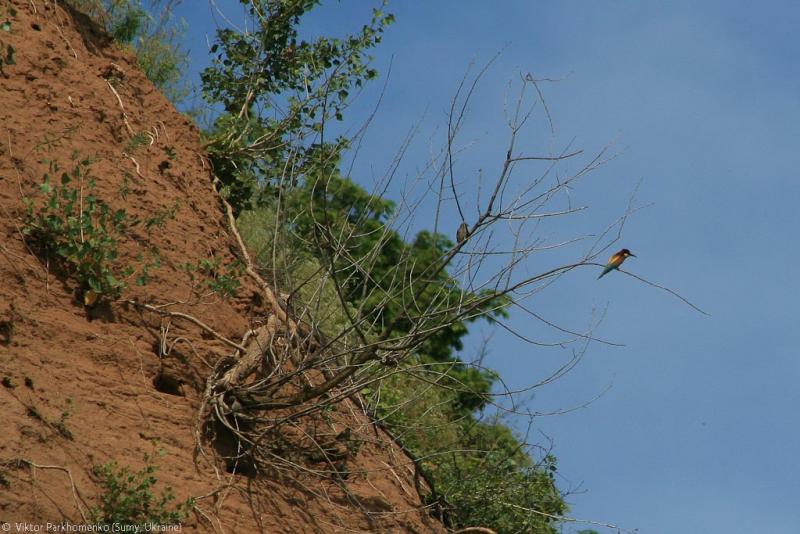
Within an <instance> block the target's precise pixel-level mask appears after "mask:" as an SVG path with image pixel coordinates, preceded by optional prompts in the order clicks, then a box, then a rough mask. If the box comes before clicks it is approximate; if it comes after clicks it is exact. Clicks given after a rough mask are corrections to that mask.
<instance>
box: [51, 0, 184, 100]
mask: <svg viewBox="0 0 800 534" xmlns="http://www.w3.org/2000/svg"><path fill="white" fill-rule="evenodd" d="M67 3H68V4H69V5H70V6H72V7H73V8H75V9H77V10H79V11H81V12H83V13H85V14H87V15H88V16H89V17H91V18H92V19H93V20H94V21H95V22H97V23H98V24H100V25H101V26H103V27H104V28H105V29H106V31H108V32H109V33H110V34H111V36H112V37H113V38H114V40H115V41H117V42H118V43H119V44H120V45H122V46H123V47H127V48H130V49H132V51H133V52H134V53H135V54H136V60H137V62H138V64H139V67H140V68H141V69H142V71H144V73H145V75H147V77H148V79H149V80H150V81H151V82H153V85H155V86H156V87H158V88H159V89H160V90H161V91H162V92H163V93H164V95H165V96H166V97H167V98H169V99H170V100H171V101H172V102H173V103H175V104H178V103H180V102H182V101H183V100H185V99H186V97H187V96H188V95H189V90H188V89H187V85H186V83H185V81H184V78H183V74H184V72H185V71H186V68H187V66H188V65H189V54H188V52H187V51H185V50H183V49H182V48H181V46H180V42H181V40H182V38H183V36H184V35H185V34H186V29H187V26H186V23H185V22H184V21H183V20H176V19H175V17H174V16H173V8H174V6H175V5H176V4H177V3H178V2H177V1H176V0H149V1H147V2H143V1H142V0H67ZM145 4H146V5H145Z"/></svg>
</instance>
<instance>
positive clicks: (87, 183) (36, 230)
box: [23, 155, 138, 305]
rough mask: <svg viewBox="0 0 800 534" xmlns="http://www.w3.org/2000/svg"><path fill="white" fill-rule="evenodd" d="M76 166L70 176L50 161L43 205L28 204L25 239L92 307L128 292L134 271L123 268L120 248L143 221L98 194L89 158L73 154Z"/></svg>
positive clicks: (45, 176) (41, 187) (27, 202)
mask: <svg viewBox="0 0 800 534" xmlns="http://www.w3.org/2000/svg"><path fill="white" fill-rule="evenodd" d="M73 162H74V166H73V168H72V170H71V171H69V172H62V171H61V168H60V167H59V165H58V164H57V163H56V162H50V171H49V172H48V173H46V174H45V175H44V182H43V183H42V185H41V186H40V187H39V190H40V193H41V196H42V197H43V202H36V201H35V200H34V199H31V198H26V199H25V203H26V205H27V210H26V214H25V219H24V226H23V234H24V235H25V236H27V237H28V239H29V240H30V243H31V245H32V246H33V248H34V250H35V251H36V252H37V253H38V254H39V256H40V257H41V258H42V260H43V261H44V262H45V264H46V265H47V266H48V267H49V266H50V265H52V266H54V267H55V268H56V269H57V270H58V271H60V273H61V274H63V275H65V276H69V277H73V278H74V279H75V280H76V281H77V282H78V285H79V289H80V291H81V292H82V294H83V298H84V304H87V305H90V304H93V303H94V302H95V300H96V299H97V298H98V297H105V298H111V299H113V298H117V297H119V295H120V293H121V292H122V290H123V289H124V288H125V282H124V278H125V277H127V276H130V275H131V274H133V269H132V268H130V267H124V268H123V267H121V266H120V265H119V264H118V261H117V260H118V256H119V251H118V247H119V242H120V240H121V239H123V238H124V236H125V235H126V233H127V231H128V229H129V228H130V227H132V226H134V225H136V224H138V221H137V220H135V219H134V218H132V217H130V216H129V215H128V214H127V212H126V211H125V210H124V209H119V210H114V209H112V208H111V206H109V205H108V204H107V203H106V202H104V201H103V200H101V199H100V198H98V197H97V196H96V195H95V194H94V193H93V190H94V188H95V181H94V179H93V178H92V177H91V175H90V174H89V167H90V165H91V163H92V161H91V160H90V159H82V160H81V159H78V157H77V155H74V156H73ZM59 175H60V176H59ZM54 177H58V178H55V179H54Z"/></svg>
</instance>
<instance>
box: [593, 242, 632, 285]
mask: <svg viewBox="0 0 800 534" xmlns="http://www.w3.org/2000/svg"><path fill="white" fill-rule="evenodd" d="M628 256H633V257H634V258H635V257H636V254H631V251H630V250H628V249H627V248H623V249H622V250H620V251H619V252H617V253H616V254H614V255H613V256H611V257H610V258H608V263H607V264H606V266H605V268H604V269H603V272H602V273H600V276H598V277H597V279H598V280H600V279H601V278H603V277H604V276H605V275H607V274H608V273H609V272H611V271H613V270H614V269H619V266H620V265H622V262H624V261H625V260H627V259H628Z"/></svg>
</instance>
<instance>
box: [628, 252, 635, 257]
mask: <svg viewBox="0 0 800 534" xmlns="http://www.w3.org/2000/svg"><path fill="white" fill-rule="evenodd" d="M628 256H632V257H634V258H635V257H636V254H631V253H628Z"/></svg>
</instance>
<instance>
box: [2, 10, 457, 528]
mask: <svg viewBox="0 0 800 534" xmlns="http://www.w3.org/2000/svg"><path fill="white" fill-rule="evenodd" d="M11 7H13V8H15V11H16V13H14V14H13V15H12V14H11V10H10V8H11ZM0 10H1V11H0V23H2V22H3V21H4V20H5V19H6V18H7V19H8V21H9V22H10V31H9V32H6V31H0V46H2V50H3V53H2V54H3V55H2V57H3V62H2V72H1V73H0V234H1V235H2V240H1V241H0V378H2V382H3V383H2V387H0V426H1V427H2V432H0V520H3V521H9V520H17V521H29V522H32V523H38V524H42V523H44V522H47V521H50V522H60V521H64V520H68V521H70V522H72V523H82V522H83V521H84V516H86V515H87V514H88V510H89V508H90V507H91V506H93V505H95V504H96V503H97V497H98V493H99V489H98V486H97V476H96V475H94V474H93V472H92V466H94V465H99V464H105V463H107V462H109V461H112V460H113V461H116V462H118V463H120V464H121V465H126V466H131V467H132V468H133V469H138V468H140V467H141V466H142V465H143V464H144V455H145V454H153V453H154V452H155V451H158V450H162V451H163V452H164V456H163V457H161V458H160V459H159V460H158V461H157V464H158V465H159V467H160V469H159V471H158V473H157V476H158V478H159V483H158V485H157V486H156V493H158V492H159V491H160V489H161V488H164V487H167V486H169V487H171V488H172V489H173V490H174V492H175V494H176V496H177V498H178V500H184V499H186V498H188V497H195V498H196V499H197V501H196V502H197V507H196V509H195V510H194V511H193V513H192V514H190V515H189V517H188V519H187V520H186V523H185V525H184V531H186V530H188V531H200V532H211V531H219V532H257V531H262V532H340V531H341V532H345V531H347V532H353V531H356V532H359V531H381V532H438V531H441V530H442V528H441V525H439V524H438V523H437V522H436V521H434V520H433V519H431V517H430V516H429V514H428V513H427V512H426V511H425V510H424V508H423V507H422V505H421V503H420V497H419V494H418V492H417V491H416V489H415V481H414V477H413V466H412V464H411V462H410V461H409V459H408V457H407V456H405V455H404V454H403V453H402V451H401V450H400V449H399V448H398V447H397V446H396V445H395V444H394V443H392V442H391V440H389V439H388V438H387V437H386V435H384V434H383V433H382V432H381V431H379V430H378V429H376V428H374V427H373V426H372V425H371V424H370V422H369V420H368V418H366V417H364V416H363V414H361V413H360V412H359V411H358V410H357V409H355V408H354V406H349V405H348V407H347V409H346V410H345V409H343V410H342V412H341V414H344V415H341V414H340V416H339V417H336V418H333V419H332V420H331V421H332V422H331V423H330V425H331V428H330V432H331V433H336V432H341V431H343V430H345V429H346V428H349V429H350V431H349V433H350V434H349V435H351V436H352V437H351V439H353V440H358V442H359V447H358V450H357V453H355V454H354V455H353V457H352V458H350V459H349V462H350V463H349V465H348V466H347V469H348V472H349V473H350V476H349V478H348V479H347V480H346V481H342V480H341V479H339V480H332V479H331V480H325V479H321V478H313V477H310V478H307V479H303V478H302V476H301V475H299V474H297V475H295V474H292V473H290V472H283V473H282V474H273V475H271V476H265V475H259V476H256V477H255V478H247V477H244V476H242V475H232V474H229V473H227V472H226V471H225V466H224V464H223V463H222V462H220V461H219V459H218V458H215V456H214V454H213V449H212V448H208V447H207V448H206V449H205V454H200V455H199V456H198V457H197V459H195V457H194V456H195V445H196V438H197V435H198V433H197V432H196V430H197V429H199V428H200V423H201V421H198V417H197V414H198V408H199V404H200V399H201V396H202V394H203V391H204V387H205V379H206V377H207V376H208V374H209V372H210V370H211V369H212V368H213V366H214V365H215V363H216V362H217V361H218V360H219V359H220V358H222V357H224V356H226V355H229V354H230V353H231V348H230V347H229V346H228V345H227V344H226V343H225V342H224V341H221V340H220V339H219V338H218V337H214V336H212V335H208V333H207V332H204V331H203V330H202V329H201V328H199V327H197V326H196V325H195V324H193V323H191V322H189V321H186V320H181V319H179V318H176V317H172V318H170V317H164V316H162V315H159V314H158V313H155V312H154V311H152V310H146V309H143V308H141V307H136V306H134V305H131V304H126V303H125V301H136V302H140V303H148V304H150V305H152V306H163V305H167V306H165V307H164V308H162V309H168V310H171V311H173V312H184V313H187V314H190V315H192V316H193V317H195V318H197V319H199V320H200V321H202V322H203V323H204V324H206V325H207V326H208V327H209V328H210V329H213V330H214V331H216V332H217V333H218V334H219V335H220V336H223V337H225V338H227V339H229V340H234V341H235V340H240V339H241V338H242V336H243V334H244V333H245V332H246V331H248V329H249V328H250V327H251V326H252V325H254V324H258V323H260V322H263V321H265V320H266V316H267V315H268V313H269V310H268V309H265V308H266V307H265V306H264V305H263V299H261V298H259V296H258V294H257V290H256V287H255V286H254V285H248V282H247V281H246V280H243V285H242V286H241V287H240V288H239V290H238V293H237V296H236V297H235V298H225V297H223V296H221V295H220V294H219V293H218V292H214V291H212V289H213V284H212V285H211V286H210V285H209V284H208V282H209V281H212V282H213V273H210V272H209V271H208V269H206V270H203V269H202V268H198V267H197V266H199V265H201V264H202V262H204V261H205V262H206V263H205V265H206V266H208V265H215V266H217V267H218V269H219V272H220V273H223V272H225V268H226V266H229V265H232V264H233V263H234V261H235V259H236V256H235V254H236V244H235V241H234V239H233V238H232V236H231V234H230V232H229V230H228V226H227V219H226V216H225V213H224V211H223V208H222V206H221V203H220V201H219V199H218V198H217V196H216V194H215V192H214V190H213V188H212V185H211V184H212V177H211V172H210V168H209V166H208V165H207V164H206V163H205V162H204V159H203V156H202V148H201V146H200V141H199V135H198V131H197V129H196V128H195V127H194V126H193V124H192V123H191V122H190V121H189V120H188V119H186V118H185V117H183V116H181V115H180V114H178V113H177V112H176V111H175V110H174V109H173V107H172V106H171V105H170V104H169V102H168V101H167V100H166V99H165V98H164V97H163V96H162V95H161V94H160V93H159V92H158V91H157V90H156V89H155V88H154V87H153V86H152V84H150V82H149V81H148V80H147V79H146V78H145V77H144V75H143V74H142V73H141V72H140V71H139V70H138V69H137V68H136V66H135V60H134V59H133V57H132V56H131V54H129V53H127V52H124V51H121V50H120V49H119V48H118V47H116V46H115V45H114V44H112V43H111V42H110V41H109V39H108V37H107V36H106V35H105V34H103V32H102V31H99V30H98V29H97V28H96V27H95V26H94V25H93V24H92V23H91V22H90V21H89V20H88V19H87V18H85V17H83V16H81V15H80V14H77V13H73V12H71V11H69V10H67V9H65V8H63V7H61V6H60V5H57V4H56V3H55V2H52V1H45V0H36V1H28V0H25V1H22V0H14V1H9V2H4V1H0ZM9 46H11V47H12V49H13V54H11V57H9V54H10V51H11V50H12V49H9V48H8V47H9ZM87 158H89V159H91V160H92V161H93V163H91V165H90V168H89V169H90V170H89V176H84V179H83V181H80V180H79V181H75V180H73V181H72V182H71V186H73V185H74V186H75V187H76V188H79V199H80V198H83V199H84V200H85V199H86V197H87V196H88V195H89V194H93V195H95V196H96V197H97V198H99V199H102V200H103V201H105V202H107V203H108V204H109V205H110V206H111V207H112V208H113V209H114V210H119V209H124V210H125V212H126V214H127V215H128V216H129V217H131V218H133V217H135V218H138V219H139V220H140V221H141V222H140V224H139V225H137V226H136V227H135V228H134V229H133V230H131V232H130V236H129V237H128V238H127V239H125V240H122V241H121V244H120V257H119V260H118V261H117V263H118V264H119V265H121V266H132V267H133V268H134V270H135V271H134V273H132V274H128V273H124V274H123V275H121V276H122V277H123V278H125V277H127V278H125V282H126V284H127V287H126V288H125V290H124V291H123V292H122V296H121V298H120V299H118V300H116V301H114V302H112V303H110V304H107V303H103V302H100V303H99V304H98V305H96V306H94V307H91V308H87V307H85V306H84V302H83V299H84V298H85V297H86V296H85V294H84V293H83V292H82V291H81V288H80V287H78V286H77V284H76V282H75V280H74V278H72V277H66V278H65V277H63V276H62V277H59V276H58V273H57V272H56V271H57V266H54V265H47V264H46V261H45V260H43V259H42V258H41V257H40V256H41V254H40V255H39V256H37V255H36V254H34V252H35V251H34V250H32V248H33V247H32V246H31V244H30V240H29V239H28V240H27V242H26V240H25V238H24V237H23V230H24V222H23V221H24V218H25V213H26V211H25V210H26V208H25V206H26V205H25V199H26V198H27V199H30V200H31V201H32V202H33V203H34V205H35V206H40V205H41V203H42V202H43V196H42V193H41V192H40V185H41V184H42V182H43V177H44V175H45V173H47V172H49V169H50V168H51V165H52V163H57V164H58V165H59V166H60V167H61V169H62V171H59V172H58V173H56V174H54V175H53V182H54V183H56V182H58V180H59V176H60V173H61V172H63V171H68V172H70V171H71V170H72V169H73V168H74V166H75V162H76V161H80V160H82V159H87ZM90 177H91V178H93V180H94V182H95V183H96V186H95V187H94V189H90V185H89V178H90ZM147 265H150V268H149V271H148V273H147V274H148V278H149V279H148V280H147V283H146V284H145V285H142V286H138V285H136V283H135V281H136V279H137V278H138V277H139V276H141V275H142V274H143V273H144V269H145V266H147ZM187 265H191V266H194V267H187ZM48 466H49V467H48ZM70 478H71V479H72V482H74V485H73V483H72V482H71V480H70Z"/></svg>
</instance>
